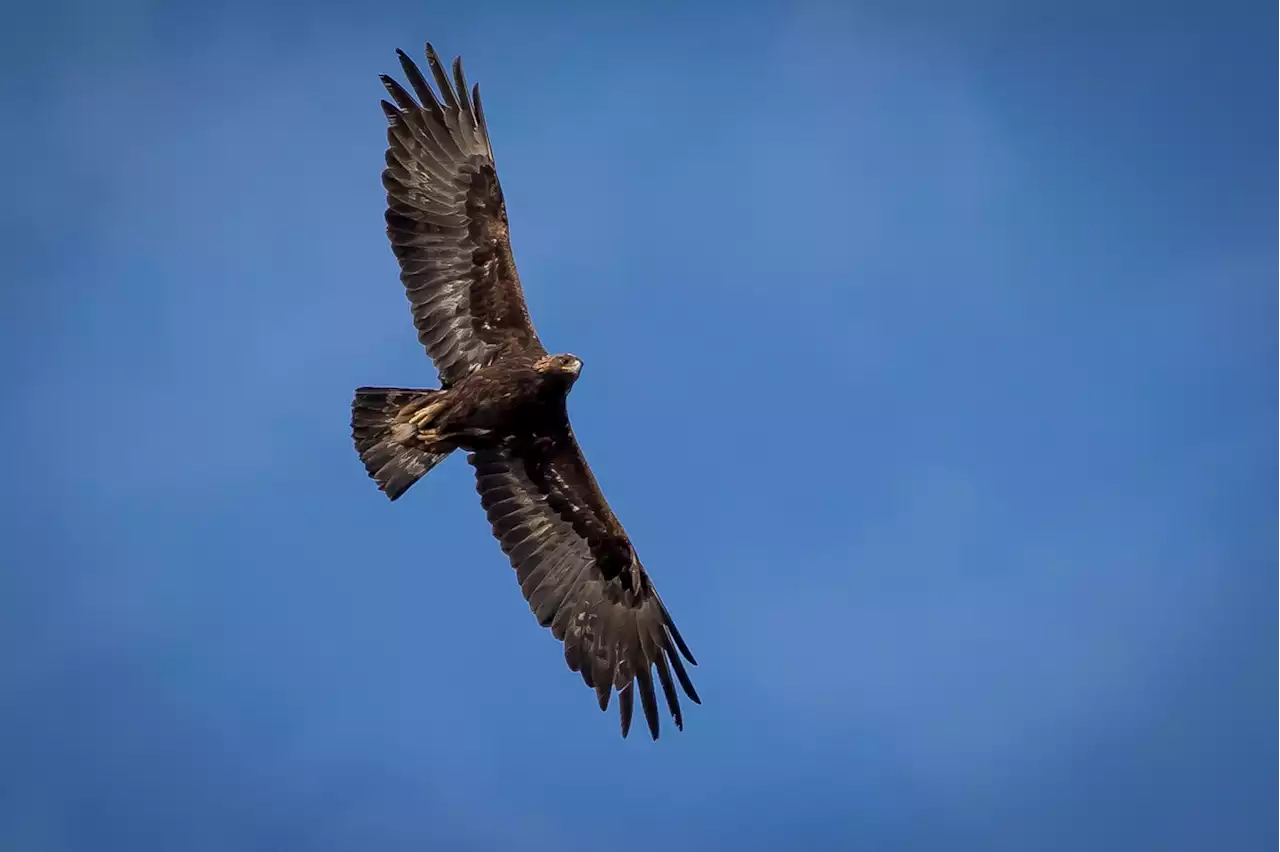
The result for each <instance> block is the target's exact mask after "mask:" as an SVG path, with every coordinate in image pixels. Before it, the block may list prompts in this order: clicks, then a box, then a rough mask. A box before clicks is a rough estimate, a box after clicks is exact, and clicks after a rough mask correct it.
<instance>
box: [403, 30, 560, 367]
mask: <svg viewBox="0 0 1280 852" xmlns="http://www.w3.org/2000/svg"><path fill="white" fill-rule="evenodd" d="M396 53H397V55H398V56H399V57H400V64H401V65H402V66H403V67H404V73H405V76H406V77H407V78H408V80H409V85H410V86H411V87H412V88H413V91H414V93H415V94H416V95H417V100H415V99H414V96H413V95H411V94H409V92H407V91H406V90H405V89H404V87H403V86H401V85H400V84H399V83H397V82H396V81H395V80H393V79H391V78H390V77H387V76H385V75H383V76H382V78H381V79H382V84H383V85H384V86H386V88H387V91H388V92H390V94H391V98H392V99H393V100H394V101H395V103H394V104H391V103H388V102H387V101H383V102H382V109H383V111H384V112H385V113H386V114H387V119H388V121H389V122H390V127H389V128H388V129H387V142H388V147H387V168H386V170H385V171H383V173H382V183H383V185H384V186H385V187H386V189H387V213H386V219H387V236H388V237H390V239H391V247H392V249H393V250H394V251H395V255H396V259H397V260H398V261H399V262H400V280H401V282H403V283H404V286H405V290H406V291H407V292H408V295H409V303H410V305H411V306H412V309H413V324H414V326H415V327H416V328H417V329H418V340H420V341H421V342H422V345H423V346H425V347H426V348H427V354H429V355H430V356H431V360H432V361H434V362H435V365H436V369H437V370H438V371H439V373H440V380H441V382H442V383H444V384H445V385H449V384H453V383H455V382H457V381H458V380H459V379H462V378H463V377H465V376H466V375H467V374H468V373H470V372H471V371H472V370H475V369H477V368H479V367H482V366H484V365H486V364H488V363H490V362H491V361H493V359H494V358H495V357H497V356H498V354H499V353H501V352H503V351H504V350H506V349H507V348H511V347H519V348H523V349H532V350H535V351H538V352H539V353H542V352H544V351H545V350H543V349H542V344H541V343H540V342H539V340H538V335H537V333H536V332H535V331H534V329H533V324H532V323H531V322H530V321H529V310H528V308H527V307H526V305H525V302H524V293H523V292H522V291H521V289H520V278H519V276H518V275H517V274H516V264H515V260H514V258H513V257H512V254H511V242H510V238H509V230H508V226H507V206H506V203H505V202H504V201H503V199H502V187H501V186H500V185H499V183H498V174H497V171H496V170H495V168H494V164H493V149H492V147H491V146H490V144H489V131H488V129H487V127H486V126H485V121H484V110H483V109H482V107H481V106H480V87H479V86H476V87H475V89H473V90H472V91H471V92H470V94H468V92H467V81H466V79H465V78H464V77H463V74H462V60H461V59H454V61H453V79H454V82H453V83H451V82H450V81H449V76H448V75H447V74H446V73H445V70H444V67H443V66H442V65H441V64H440V57H439V56H438V55H437V54H436V52H435V50H434V49H433V48H432V47H431V45H430V44H428V45H427V63H428V65H429V66H430V69H431V73H432V75H433V76H434V77H435V81H436V85H437V86H438V87H439V89H440V96H441V98H442V99H443V103H441V100H440V99H437V98H436V95H435V93H434V92H433V91H432V90H431V87H430V86H429V85H428V84H427V81H426V79H425V78H424V77H423V76H422V72H421V71H420V70H418V66H416V65H415V64H414V63H413V60H411V59H410V58H409V57H408V56H406V55H405V54H404V52H403V51H396ZM455 84H456V88H455Z"/></svg>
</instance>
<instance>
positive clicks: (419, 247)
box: [351, 44, 701, 740]
mask: <svg viewBox="0 0 1280 852" xmlns="http://www.w3.org/2000/svg"><path fill="white" fill-rule="evenodd" d="M396 53H397V55H398V56H399V57H400V64H401V66H402V67H403V70H404V75H405V77H406V79H407V80H408V83H409V86H410V88H411V89H412V90H413V92H412V93H410V92H409V91H408V90H406V89H405V88H404V87H403V86H402V85H401V84H400V83H398V82H396V81H395V80H394V79H392V78H391V77H388V76H385V75H384V76H383V77H382V78H381V79H382V84H383V85H384V86H385V87H386V89H387V92H388V93H390V96H391V100H392V101H394V103H391V102H388V101H385V100H384V101H382V110H383V112H384V113H385V114H386V117H387V120H388V122H389V124H390V126H389V127H388V129H387V142H388V148H387V155H386V161H387V166H386V169H385V170H384V171H383V173H382V183H383V186H384V187H385V188H386V190H387V211H386V221H387V236H388V237H389V238H390V240H391V247H392V249H393V251H394V252H395V256H396V259H397V260H398V261H399V264H400V280H401V282H402V283H403V284H404V287H405V290H406V292H407V294H408V297H409V304H410V307H411V310H412V313H413V324H414V326H415V327H416V328H417V331H418V340H419V341H420V342H421V343H422V345H423V346H424V347H426V350H427V354H428V355H429V356H430V357H431V360H432V361H433V362H434V364H435V367H436V370H437V372H438V373H439V377H440V385H441V387H440V388H439V389H438V390H427V389H417V388H386V387H362V388H358V389H357V390H356V392H355V399H354V401H353V402H352V407H351V432H352V437H353V439H354V440H355V446H356V451H357V452H358V453H359V454H360V459H361V461H363V462H364V466H365V469H366V470H367V471H368V473H369V476H370V477H371V478H372V479H373V480H374V481H375V482H376V483H377V484H378V488H380V489H381V490H382V491H383V492H384V493H385V494H386V495H387V497H389V498H390V499H392V500H395V499H397V498H398V497H400V496H401V495H402V494H404V493H405V491H407V490H408V489H409V487H410V486H412V485H413V484H414V483H415V482H417V481H418V480H419V479H421V478H422V477H423V476H424V475H426V474H427V472H428V471H430V470H431V469H432V468H434V467H435V466H436V465H438V464H439V463H440V462H441V461H443V460H444V459H445V458H446V457H447V456H448V455H449V454H450V453H452V452H453V451H454V450H463V451H464V452H466V453H467V461H469V462H470V463H471V465H472V467H474V468H475V475H476V491H477V492H478V493H479V495H480V505H481V506H483V507H484V510H485V513H486V514H487V516H488V519H489V523H490V526H491V527H492V530H493V536H494V538H496V539H497V540H498V542H499V544H500V545H501V546H502V550H503V552H504V553H505V554H506V555H507V557H508V559H510V561H511V567H512V568H514V569H515V572H516V579H517V580H518V581H519V583H520V591H521V592H522V593H523V594H524V597H525V600H526V601H528V603H529V607H530V609H532V610H533V614H534V616H535V617H536V618H537V619H538V624H540V625H541V626H543V627H548V628H550V629H551V633H552V635H554V636H555V637H556V639H558V640H560V641H561V642H563V643H564V658H565V662H566V663H568V665H569V668H570V669H571V670H573V671H576V672H579V673H580V674H581V676H582V679H583V681H585V682H586V684H587V686H589V687H591V688H593V689H594V690H595V693H596V699H597V701H598V702H599V704H600V709H601V710H606V709H608V706H609V699H610V696H611V695H612V694H613V691H614V690H616V691H617V693H618V712H619V716H620V718H621V723H622V736H624V737H625V736H626V735H627V733H628V731H629V730H630V728H631V719H632V713H633V709H634V704H635V696H636V693H637V692H639V694H640V705H641V707H642V709H643V711H644V717H645V721H646V723H647V724H648V727H649V733H650V735H651V736H652V737H653V738H654V739H655V740H656V739H657V738H658V730H659V724H658V701H657V697H656V694H655V691H654V677H653V672H654V670H656V671H657V674H658V676H657V680H658V684H659V686H660V688H661V689H662V693H663V696H664V698H665V700H666V704H667V708H668V711H669V712H670V713H671V716H672V719H673V720H674V721H675V725H676V727H677V728H680V729H683V727H684V721H683V717H682V715H681V712H680V697H679V693H678V692H677V691H676V683H677V682H678V683H679V685H680V687H681V688H682V689H683V690H684V693H685V694H686V695H687V696H688V697H689V698H690V699H691V700H692V701H693V702H694V703H698V704H700V703H701V700H700V699H699V698H698V693H697V691H696V690H695V689H694V687H693V683H692V681H690V679H689V675H688V673H687V672H686V670H685V667H684V663H683V662H682V661H681V657H683V658H684V659H685V660H688V661H689V663H690V664H692V665H696V662H695V661H694V659H693V655H692V654H691V653H690V652H689V648H688V646H687V645H686V644H685V642H684V639H682V638H681V636H680V632H679V631H678V630H677V629H676V625H675V623H674V622H673V621H672V619H671V615H670V614H669V613H668V612H667V608H666V607H665V606H664V605H663V603H662V598H661V597H659V596H658V592H657V589H655V588H654V586H653V581H652V580H650V578H649V575H648V573H646V571H645V569H644V566H643V565H642V564H641V562H640V558H639V557H638V556H637V555H636V550H635V548H634V547H633V546H632V544H631V540H630V538H628V537H627V533H626V531H625V530H624V529H623V528H622V524H621V523H619V522H618V519H617V517H615V516H614V514H613V511H612V510H611V509H610V508H609V504H608V502H606V501H605V499H604V494H603V493H601V491H600V486H599V485H598V484H596V480H595V477H594V476H593V475H592V473H591V468H589V467H588V466H587V461H586V459H585V458H583V456H582V450H581V449H580V448H579V446H578V442H577V440H576V439H575V438H574V435H573V429H572V428H571V427H570V425H569V415H568V411H567V409H566V405H565V403H566V398H567V396H568V394H569V391H570V390H571V389H572V388H573V385H574V382H576V381H577V380H578V376H579V374H580V373H581V371H582V361H581V360H580V359H578V358H577V357H576V356H574V355H569V354H560V355H556V354H550V353H548V352H547V350H546V349H545V348H543V345H542V342H541V341H540V340H539V339H538V334H537V332H536V331H534V328H533V323H532V322H531V321H530V319H529V311H528V308H527V306H526V305H525V301H524V294H523V291H522V290H521V287H520V278H519V276H518V275H517V274H516V265H515V260H514V259H513V257H512V253H511V241H510V230H509V226H508V223H507V208H506V203H505V202H504V201H503V197H502V188H501V186H500V185H499V183H498V174H497V171H496V170H495V166H494V160H493V148H492V146H491V145H490V142H489V131H488V128H487V126H486V124H485V118H484V110H483V108H482V107H481V105H480V88H479V86H477V87H475V88H474V89H471V90H470V91H468V89H467V83H466V78H465V77H464V76H463V72H462V61H461V58H455V59H454V61H453V67H452V69H451V70H452V80H450V75H449V73H447V72H446V70H445V67H444V65H443V64H442V63H441V61H440V57H439V56H438V55H437V54H436V51H435V49H434V48H432V46H431V45H430V44H428V45H427V48H426V53H427V65H428V67H429V68H430V71H431V75H432V77H433V78H434V79H435V83H436V87H437V88H438V90H439V96H438V97H437V94H436V93H435V92H433V91H432V89H431V86H430V85H429V84H428V82H427V80H426V78H425V77H424V76H423V74H422V72H421V70H419V68H418V66H417V65H415V64H414V62H413V60H412V59H410V58H409V57H408V56H406V55H405V53H404V52H403V51H396ZM673 676H674V677H673Z"/></svg>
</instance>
